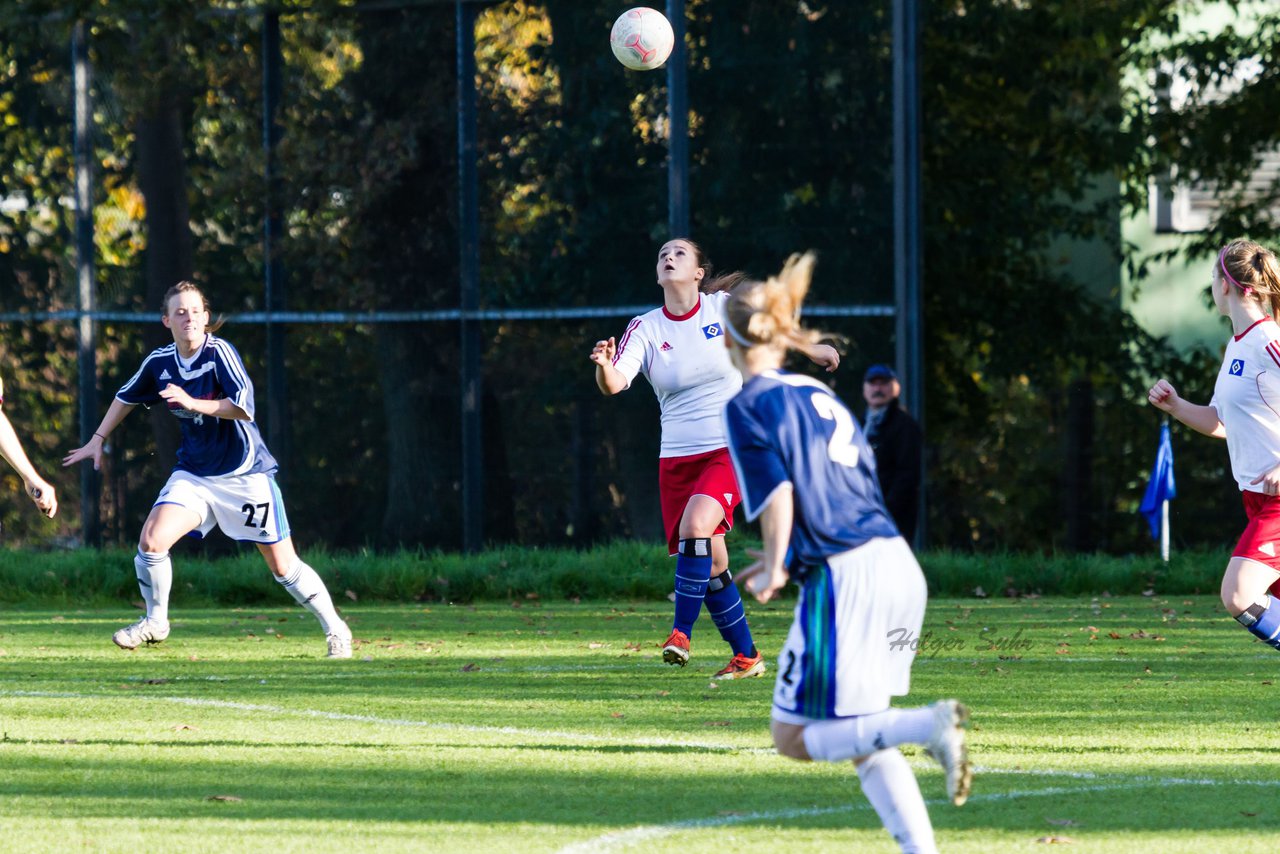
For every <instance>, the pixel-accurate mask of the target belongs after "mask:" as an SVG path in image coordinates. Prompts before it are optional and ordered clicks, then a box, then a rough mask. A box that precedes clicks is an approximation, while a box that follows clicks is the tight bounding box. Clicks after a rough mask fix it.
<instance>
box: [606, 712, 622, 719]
mask: <svg viewBox="0 0 1280 854" xmlns="http://www.w3.org/2000/svg"><path fill="white" fill-rule="evenodd" d="M609 717H611V718H625V717H626V715H625V714H623V713H622V712H611V713H610V714H609Z"/></svg>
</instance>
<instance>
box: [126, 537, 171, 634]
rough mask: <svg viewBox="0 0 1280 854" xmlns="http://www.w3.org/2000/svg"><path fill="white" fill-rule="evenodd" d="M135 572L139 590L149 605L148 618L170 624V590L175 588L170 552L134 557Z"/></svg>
mask: <svg viewBox="0 0 1280 854" xmlns="http://www.w3.org/2000/svg"><path fill="white" fill-rule="evenodd" d="M133 571H134V573H135V574H136V575H137V576H138V589H139V590H140V591H142V600H143V601H144V602H146V603H147V616H148V617H150V618H151V619H153V620H159V621H160V622H162V623H167V622H169V589H170V588H171V587H173V563H172V562H170V560H169V553H168V552H144V551H142V550H139V551H138V553H137V554H136V555H134V556H133Z"/></svg>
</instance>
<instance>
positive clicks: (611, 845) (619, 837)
mask: <svg viewBox="0 0 1280 854" xmlns="http://www.w3.org/2000/svg"><path fill="white" fill-rule="evenodd" d="M1028 773H1032V774H1034V773H1038V772H1034V771H1033V772H1028ZM1109 776H1112V777H1114V778H1116V779H1121V780H1128V781H1129V782H1125V783H1108V784H1099V785H1094V786H1054V787H1052V788H1046V789H1027V790H1022V791H1014V792H992V793H989V794H982V793H978V794H975V795H970V796H969V803H975V802H977V803H981V802H984V801H986V802H993V801H1008V800H1013V799H1015V798H1038V797H1047V796H1053V795H1080V794H1084V793H1089V792H1119V791H1125V790H1130V789H1147V788H1160V787H1164V786H1221V785H1242V786H1269V787H1280V780H1275V781H1269V780H1263V781H1255V780H1240V781H1224V780H1193V779H1185V778H1178V777H1168V778H1159V777H1147V776H1128V775H1123V774H1116V775H1109ZM925 803H926V804H928V805H929V806H931V807H932V806H939V805H943V804H949V803H950V801H947V800H945V799H941V798H933V799H930V800H927V801H925ZM870 806H871V805H870V804H868V803H867V802H865V801H858V802H857V803H852V804H848V805H846V806H840V807H812V808H809V809H784V810H767V811H763V812H750V813H742V814H739V815H723V816H715V817H714V818H698V819H690V820H688V821H673V822H671V823H670V824H650V825H643V826H641V827H633V828H629V829H627V830H618V831H614V832H612V833H606V834H603V835H601V836H596V837H594V838H592V839H587V840H584V841H582V842H575V843H573V844H572V845H566V846H565V847H563V848H561V849H560V850H559V852H558V854H594V852H601V851H614V850H618V849H622V848H630V847H632V846H636V845H641V844H643V843H645V842H651V841H653V840H655V839H660V838H662V837H666V836H672V835H675V834H677V833H681V832H682V831H686V830H703V829H706V828H713V827H725V826H727V825H732V824H745V823H747V822H776V821H779V820H785V819H792V818H807V817H809V816H820V815H833V814H836V813H844V812H860V811H862V810H866V809H868V808H869V807H870Z"/></svg>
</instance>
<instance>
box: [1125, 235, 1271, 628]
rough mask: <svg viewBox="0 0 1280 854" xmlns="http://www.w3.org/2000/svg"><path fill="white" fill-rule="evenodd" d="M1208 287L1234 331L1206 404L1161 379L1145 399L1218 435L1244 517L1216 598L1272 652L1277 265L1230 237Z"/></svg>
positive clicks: (1266, 252) (1263, 250)
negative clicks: (1224, 442)
mask: <svg viewBox="0 0 1280 854" xmlns="http://www.w3.org/2000/svg"><path fill="white" fill-rule="evenodd" d="M1210 289H1211V291H1212V293H1213V304H1214V306H1216V307H1217V309H1218V311H1219V313H1221V314H1224V315H1226V316H1227V317H1228V318H1230V319H1231V329H1232V332H1233V333H1234V334H1233V335H1232V337H1231V340H1230V341H1228V342H1227V348H1226V353H1225V355H1224V357H1223V360H1222V368H1221V369H1220V370H1219V372H1218V380H1217V382H1216V383H1215V384H1214V387H1213V398H1212V399H1211V400H1210V401H1209V405H1208V406H1199V405H1197V404H1194V403H1191V402H1189V401H1187V400H1185V399H1183V398H1182V397H1180V396H1179V395H1178V392H1177V391H1176V390H1175V389H1174V387H1173V386H1172V385H1171V384H1170V383H1169V381H1168V380H1165V379H1160V380H1158V381H1157V382H1156V383H1155V385H1153V386H1152V387H1151V390H1150V391H1149V392H1148V395H1147V397H1148V400H1149V401H1150V402H1151V404H1152V405H1153V406H1155V407H1156V408H1157V409H1160V410H1162V411H1164V412H1167V413H1169V414H1170V415H1172V416H1173V417H1174V418H1176V419H1178V420H1179V421H1181V422H1182V423H1183V424H1186V425H1187V426H1188V427H1190V428H1192V429H1193V430H1196V431H1198V432H1200V433H1203V434H1205V435H1206V436H1213V437H1214V438H1218V439H1226V440H1227V455H1228V457H1229V458H1230V460H1231V473H1232V475H1233V476H1234V477H1235V480H1236V485H1237V486H1238V487H1239V488H1240V492H1241V496H1242V498H1243V500H1244V510H1245V516H1246V518H1247V519H1248V523H1247V524H1246V525H1245V529H1244V533H1243V534H1241V535H1240V539H1239V541H1238V542H1237V543H1236V547H1235V549H1234V550H1233V551H1232V552H1231V560H1230V561H1228V562H1227V569H1226V572H1225V573H1224V574H1223V577H1222V590H1221V595H1222V604H1223V605H1224V606H1225V607H1226V609H1227V612H1228V613H1230V614H1231V616H1233V617H1235V618H1236V620H1237V621H1239V622H1240V624H1241V625H1243V626H1244V627H1245V628H1246V629H1248V630H1249V631H1250V632H1251V633H1252V634H1253V635H1254V636H1256V637H1257V638H1258V639H1260V640H1262V641H1263V642H1264V643H1267V644H1269V645H1270V646H1272V647H1274V648H1276V649H1280V598H1278V597H1280V326H1277V325H1276V320H1275V318H1276V317H1277V312H1280V264H1277V262H1276V256H1275V253H1274V252H1272V251H1271V250H1269V249H1267V248H1265V247H1263V246H1260V245H1259V244H1257V243H1254V242H1252V241H1249V240H1233V241H1232V242H1230V243H1228V244H1227V245H1226V246H1224V247H1222V251H1220V252H1219V253H1218V257H1217V259H1216V261H1215V262H1214V265H1213V282H1212V285H1211V288H1210Z"/></svg>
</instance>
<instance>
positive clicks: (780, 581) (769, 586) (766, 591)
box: [733, 549, 789, 604]
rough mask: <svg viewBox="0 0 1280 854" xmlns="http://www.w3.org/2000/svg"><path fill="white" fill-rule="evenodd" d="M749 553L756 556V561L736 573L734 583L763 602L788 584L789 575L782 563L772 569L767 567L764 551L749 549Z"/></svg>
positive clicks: (750, 555)
mask: <svg viewBox="0 0 1280 854" xmlns="http://www.w3.org/2000/svg"><path fill="white" fill-rule="evenodd" d="M747 555H748V556H749V557H752V558H755V562H754V563H752V564H751V565H750V566H748V567H747V568H746V569H743V570H741V571H740V572H738V573H737V574H736V575H734V577H733V583H734V584H741V585H742V587H743V588H744V589H745V590H746V591H747V592H748V593H750V594H751V595H752V596H754V597H756V601H757V602H760V603H762V604H763V603H765V602H768V601H769V600H770V599H772V598H773V597H774V596H776V595H777V593H778V591H779V590H781V589H782V588H784V587H786V586H787V579H788V577H789V576H788V575H787V570H786V567H784V566H782V565H781V564H779V565H778V566H775V567H773V568H772V569H766V568H765V564H764V552H762V551H757V550H756V549H747Z"/></svg>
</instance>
